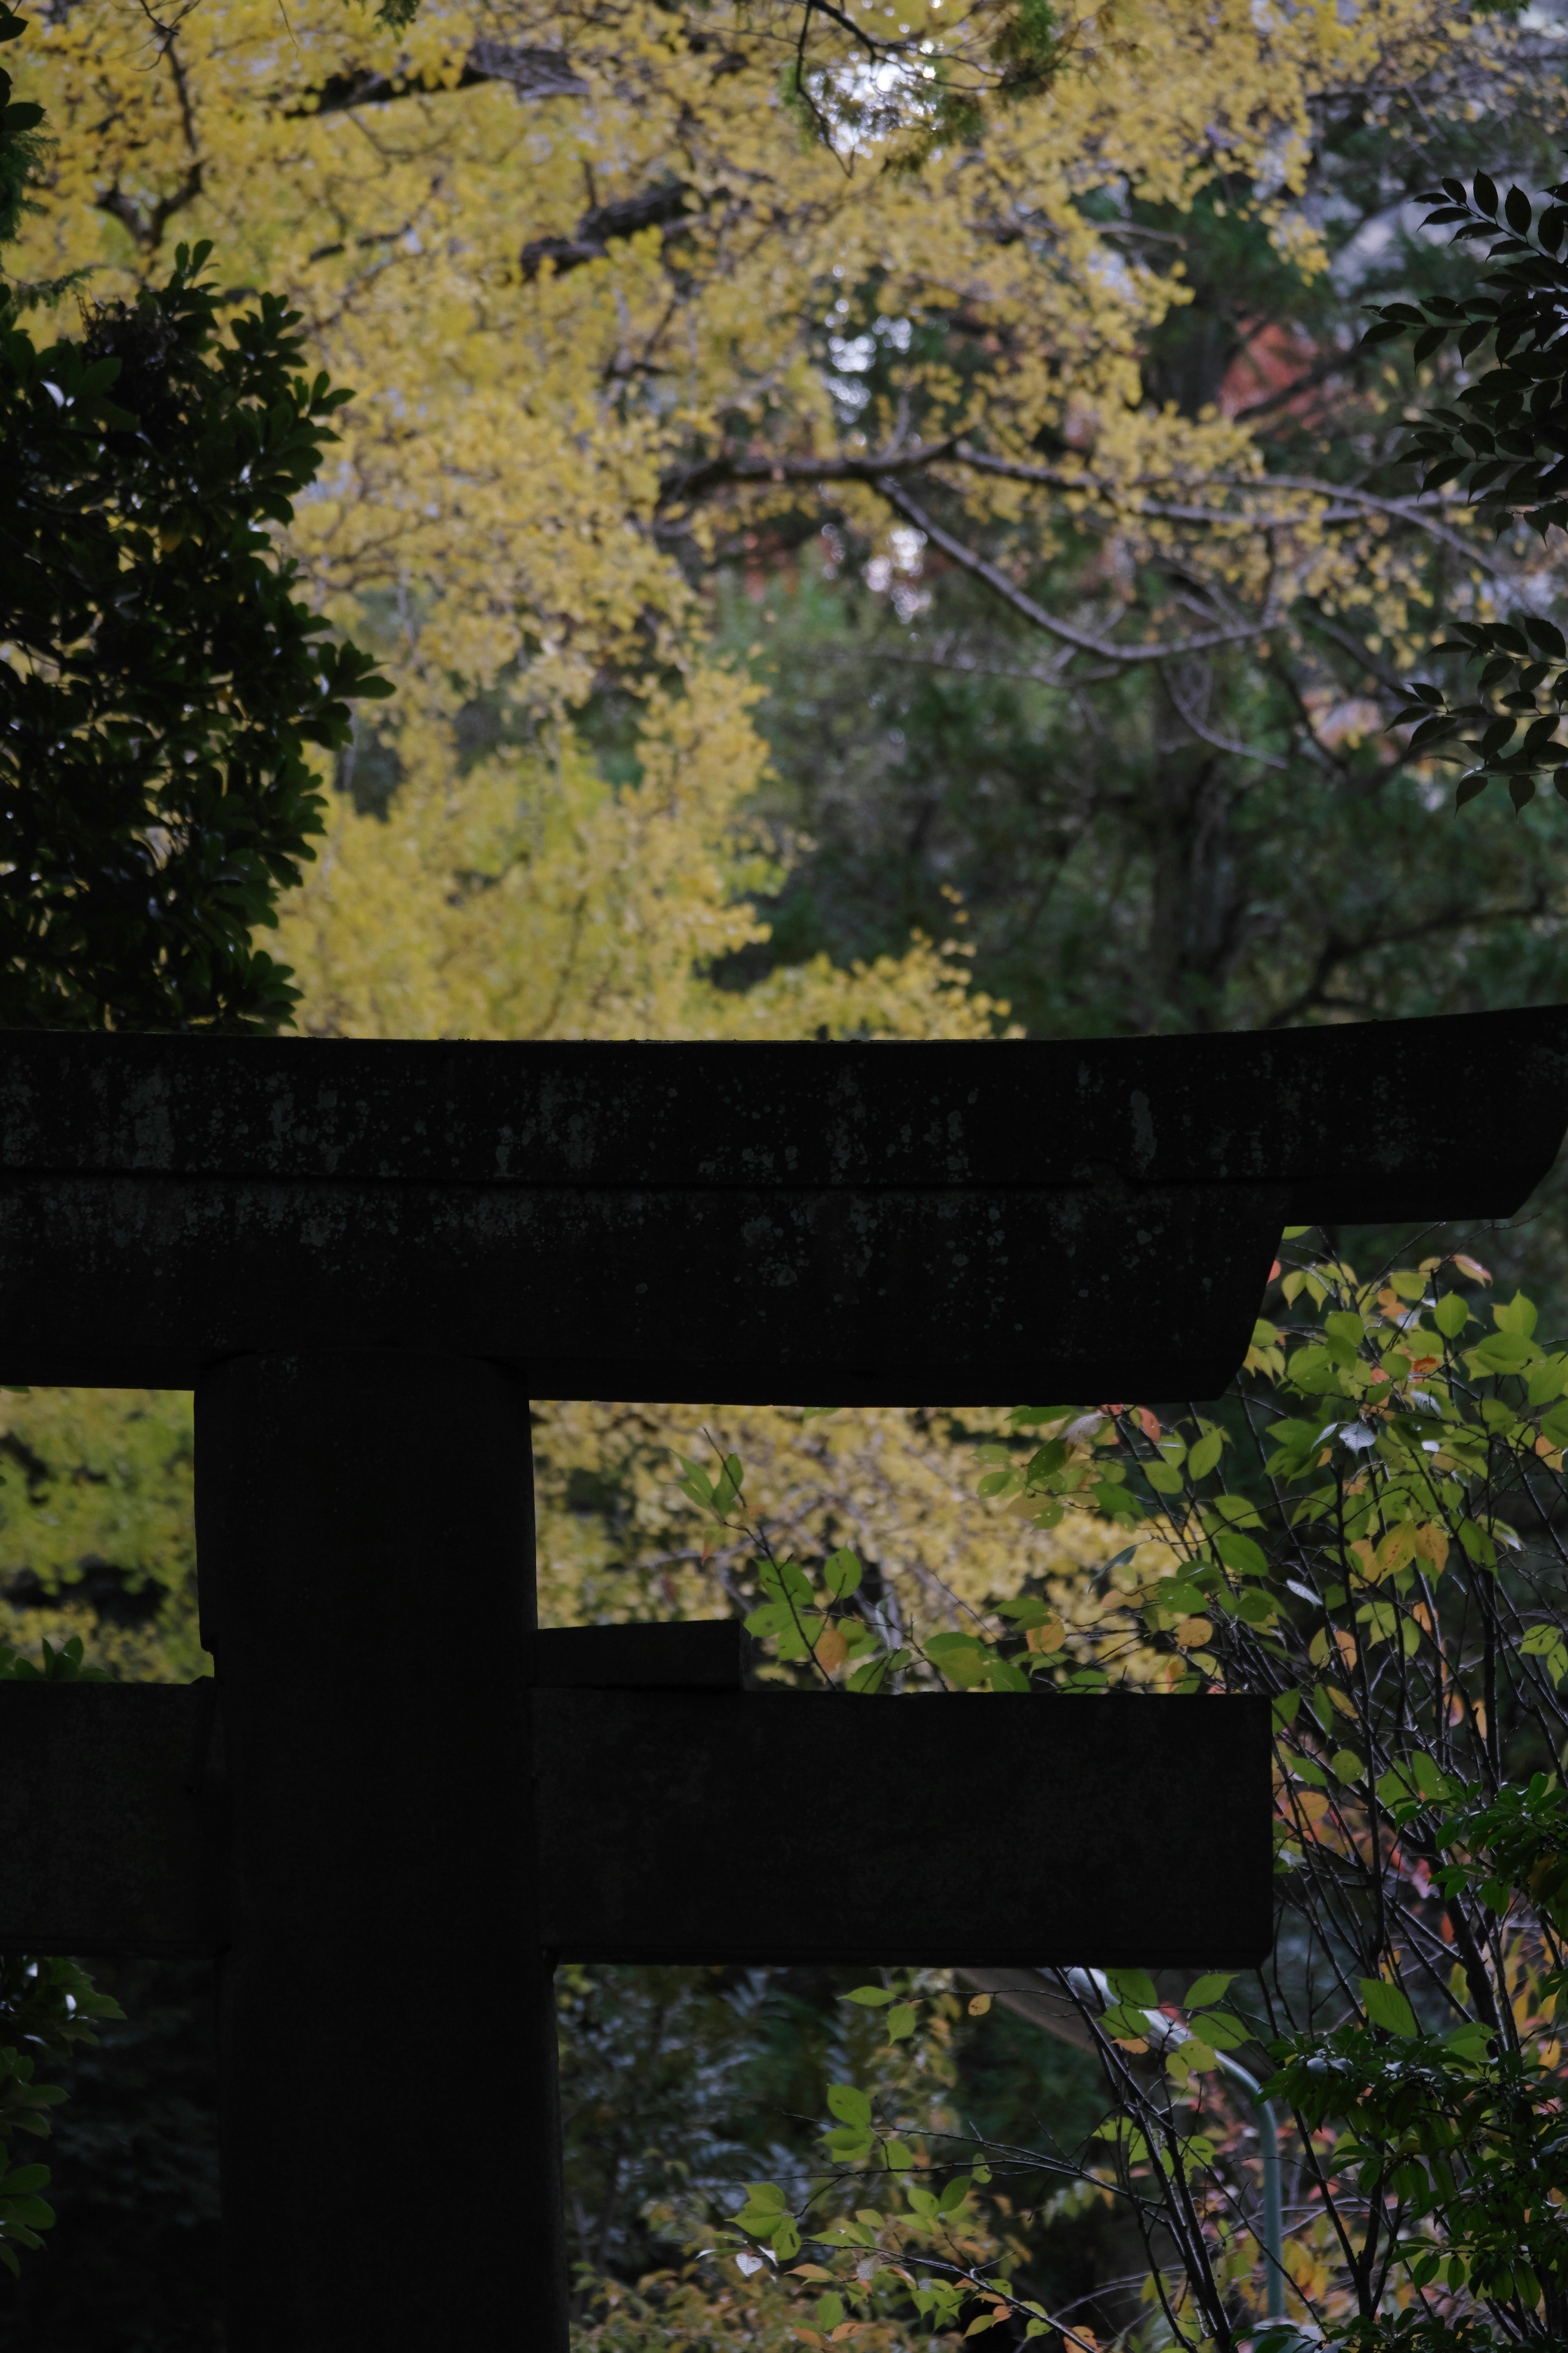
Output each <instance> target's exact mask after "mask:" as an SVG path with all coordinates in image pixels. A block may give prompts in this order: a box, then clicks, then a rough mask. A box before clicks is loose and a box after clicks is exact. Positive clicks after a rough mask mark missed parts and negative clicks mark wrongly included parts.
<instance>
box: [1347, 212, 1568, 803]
mask: <svg viewBox="0 0 1568 2353" xmlns="http://www.w3.org/2000/svg"><path fill="white" fill-rule="evenodd" d="M1565 199H1568V184H1563V185H1558V186H1556V187H1552V188H1549V189H1548V190H1547V191H1546V195H1545V197H1544V198H1543V199H1542V198H1535V199H1533V200H1532V199H1531V196H1530V195H1528V194H1527V193H1526V191H1525V190H1524V189H1522V188H1520V187H1510V188H1509V190H1508V192H1507V194H1506V195H1502V196H1501V197H1500V195H1499V192H1498V188H1497V186H1496V184H1495V183H1494V182H1493V181H1492V180H1491V179H1490V178H1489V176H1488V174H1486V173H1485V172H1478V173H1477V174H1476V175H1475V177H1474V180H1473V181H1472V183H1471V185H1470V186H1469V187H1468V188H1467V187H1466V185H1465V184H1464V182H1463V181H1462V180H1458V179H1448V180H1445V181H1444V183H1443V185H1442V186H1441V187H1439V188H1434V189H1429V190H1428V191H1427V192H1426V195H1425V196H1424V197H1422V199H1421V201H1422V202H1423V203H1427V204H1432V205H1435V206H1436V211H1434V212H1431V213H1429V214H1428V215H1427V216H1426V220H1427V226H1428V227H1431V226H1432V225H1434V224H1436V223H1447V222H1458V227H1457V228H1456V229H1455V232H1454V237H1455V240H1456V241H1458V239H1460V238H1469V239H1474V240H1476V241H1477V242H1478V243H1479V244H1483V245H1485V246H1486V247H1487V248H1488V249H1489V259H1491V260H1492V262H1494V263H1496V262H1498V261H1501V262H1502V263H1503V265H1504V266H1503V267H1502V268H1501V269H1495V268H1494V269H1491V270H1489V272H1488V274H1487V275H1486V277H1485V278H1483V279H1482V280H1480V282H1479V285H1478V287H1477V288H1476V289H1475V290H1474V291H1473V292H1471V293H1469V294H1468V295H1466V296H1464V297H1462V298H1458V299H1456V298H1454V297H1452V296H1447V295H1428V296H1427V297H1426V300H1425V301H1423V302H1421V303H1419V304H1413V303H1410V302H1394V303H1385V304H1384V305H1382V306H1381V307H1380V308H1379V309H1378V311H1377V319H1376V323H1375V324H1374V325H1373V326H1372V327H1371V328H1369V329H1368V331H1367V333H1366V336H1365V339H1364V340H1365V341H1366V342H1367V343H1388V342H1392V341H1395V340H1399V339H1403V338H1405V337H1411V336H1413V337H1414V338H1415V354H1414V355H1415V359H1416V360H1417V361H1418V362H1419V361H1421V360H1425V359H1427V358H1430V357H1431V356H1432V354H1433V353H1436V352H1437V351H1439V350H1440V349H1442V347H1443V346H1444V345H1445V344H1447V343H1453V344H1454V346H1455V350H1456V353H1457V354H1458V359H1459V360H1460V361H1461V362H1462V361H1465V360H1468V358H1469V357H1470V356H1471V354H1472V353H1475V352H1477V351H1479V350H1480V349H1481V348H1482V346H1484V345H1487V344H1489V345H1490V353H1491V365H1490V366H1489V367H1488V368H1485V369H1484V370H1482V371H1480V372H1479V373H1478V374H1477V375H1473V376H1471V377H1470V378H1469V379H1468V381H1462V382H1461V383H1459V384H1458V385H1457V386H1456V387H1455V388H1454V389H1452V390H1451V392H1450V393H1449V394H1448V396H1447V401H1448V405H1447V406H1444V407H1441V408H1435V409H1431V410H1428V411H1427V413H1426V415H1425V416H1424V417H1422V419H1421V421H1420V423H1419V424H1418V425H1417V426H1416V427H1415V432H1414V433H1413V435H1412V437H1411V441H1410V447H1409V449H1408V452H1407V454H1408V456H1409V457H1410V458H1411V459H1414V460H1415V462H1416V463H1418V464H1419V465H1420V466H1421V468H1422V488H1423V490H1426V491H1434V490H1437V489H1439V488H1441V486H1442V485H1443V484H1444V483H1445V482H1451V481H1459V482H1461V483H1462V484H1463V485H1464V487H1465V488H1466V489H1467V490H1468V492H1469V494H1470V497H1471V499H1472V500H1473V501H1474V502H1475V507H1476V511H1477V513H1478V515H1479V516H1480V517H1482V518H1483V519H1485V520H1487V521H1489V522H1491V523H1492V524H1493V525H1494V526H1495V527H1496V528H1497V529H1498V530H1499V531H1501V530H1502V529H1503V528H1505V526H1507V525H1508V524H1510V523H1511V522H1515V521H1516V520H1517V521H1519V522H1524V523H1527V524H1529V525H1530V526H1531V528H1532V529H1533V530H1535V531H1537V532H1539V533H1540V534H1541V536H1542V539H1544V538H1545V536H1546V534H1547V533H1548V531H1549V530H1551V529H1552V526H1553V525H1556V526H1558V527H1559V528H1561V527H1562V526H1563V524H1564V523H1568V495H1565V493H1568V396H1565V395H1564V392H1563V375H1562V369H1561V353H1560V352H1559V351H1557V350H1556V349H1554V348H1553V347H1554V345H1555V344H1556V343H1557V339H1558V337H1559V334H1560V332H1561V329H1562V322H1563V296H1564V292H1565V291H1568V260H1564V259H1563V252H1562V248H1563V233H1564V230H1565V229H1568V203H1565V201H1564V200H1565ZM1451 626H1452V636H1451V638H1450V639H1449V640H1448V642H1447V645H1446V646H1444V647H1442V648H1439V650H1440V651H1447V652H1452V653H1457V654H1459V655H1461V656H1463V657H1464V659H1466V660H1467V661H1479V663H1480V664H1481V671H1480V677H1479V694H1478V697H1477V699H1475V700H1472V701H1470V702H1452V701H1451V700H1450V699H1449V698H1448V696H1447V695H1446V694H1445V692H1444V691H1443V690H1442V689H1441V688H1440V687H1437V686H1433V685H1430V684H1427V683H1425V682H1417V683H1416V684H1415V685H1413V686H1412V687H1411V689H1410V690H1409V691H1410V697H1411V700H1410V703H1409V705H1408V707H1407V708H1406V709H1405V710H1404V711H1403V712H1400V714H1399V723H1405V724H1408V725H1411V726H1413V727H1414V730H1415V733H1414V734H1413V736H1412V738H1411V744H1412V748H1413V749H1415V750H1421V751H1425V752H1426V753H1427V754H1428V755H1429V756H1431V757H1436V758H1444V759H1450V758H1456V757H1458V758H1461V759H1467V760H1468V762H1469V763H1470V765H1468V766H1467V767H1466V769H1465V773H1464V775H1463V776H1461V777H1460V779H1459V784H1458V796H1457V804H1458V807H1464V805H1465V803H1466V802H1467V801H1470V800H1473V799H1474V798H1475V797H1476V796H1477V795H1478V794H1479V793H1482V792H1484V791H1485V789H1486V787H1487V786H1488V785H1489V784H1491V783H1492V782H1493V781H1494V780H1496V781H1498V782H1500V783H1503V784H1506V785H1507V786H1508V789H1509V792H1510V797H1511V798H1512V800H1513V804H1514V807H1515V808H1516V809H1521V808H1523V807H1525V806H1526V804H1527V803H1528V802H1529V801H1530V800H1531V798H1532V797H1534V794H1535V791H1536V788H1537V780H1538V779H1539V778H1541V777H1542V776H1547V775H1549V774H1550V775H1551V776H1552V782H1553V784H1554V785H1555V786H1556V789H1557V791H1558V793H1559V794H1560V795H1561V796H1562V797H1563V798H1564V799H1568V743H1564V742H1563V741H1561V740H1560V738H1559V735H1558V726H1559V723H1560V719H1561V714H1562V711H1563V705H1564V704H1565V703H1568V644H1565V642H1564V639H1563V632H1562V630H1561V629H1559V628H1557V626H1556V625H1555V623H1554V622H1552V621H1549V620H1546V619H1543V618H1542V617H1540V616H1539V615H1536V614H1532V613H1525V614H1521V615H1519V616H1517V617H1515V618H1513V619H1512V620H1509V621H1502V622H1495V623H1481V622H1475V623H1470V622H1455V623H1454V624H1452V625H1451ZM1460 736H1462V737H1463V738H1464V745H1465V748H1464V751H1463V753H1458V752H1450V751H1445V750H1443V749H1442V748H1441V747H1443V746H1444V745H1446V744H1449V743H1450V741H1451V740H1452V739H1453V738H1456V737H1460Z"/></svg>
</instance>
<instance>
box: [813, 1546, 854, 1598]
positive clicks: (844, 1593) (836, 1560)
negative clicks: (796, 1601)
mask: <svg viewBox="0 0 1568 2353" xmlns="http://www.w3.org/2000/svg"><path fill="white" fill-rule="evenodd" d="M860 1577H861V1568H860V1563H859V1561H858V1559H857V1558H856V1556H855V1555H854V1554H853V1553H852V1552H851V1551H850V1550H849V1548H848V1546H847V1545H844V1546H840V1547H839V1549H838V1550H837V1552H832V1553H829V1554H828V1556H827V1558H826V1560H825V1561H824V1562H823V1564H822V1581H823V1583H824V1584H825V1585H826V1588H827V1590H828V1591H829V1593H831V1594H832V1596H833V1598H834V1599H835V1601H847V1599H849V1596H850V1595H851V1594H852V1593H856V1592H858V1590H859V1587H860Z"/></svg>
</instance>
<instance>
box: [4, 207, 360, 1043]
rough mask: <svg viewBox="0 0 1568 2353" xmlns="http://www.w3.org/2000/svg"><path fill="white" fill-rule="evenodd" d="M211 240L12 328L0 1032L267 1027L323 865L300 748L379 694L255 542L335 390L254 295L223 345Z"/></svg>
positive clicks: (316, 447) (325, 743) (320, 426)
mask: <svg viewBox="0 0 1568 2353" xmlns="http://www.w3.org/2000/svg"><path fill="white" fill-rule="evenodd" d="M208 250H209V248H207V247H206V246H205V245H200V246H197V247H196V248H195V251H194V252H193V251H190V250H188V249H187V248H184V247H182V248H180V251H179V255H178V259H177V261H176V266H175V269H174V273H173V275H172V276H171V278H170V279H169V280H168V281H167V283H166V284H165V285H163V286H162V287H160V288H156V289H145V290H143V291H142V294H141V295H140V297H139V298H138V300H137V301H136V303H135V304H134V306H129V305H124V304H111V305H106V306H100V307H98V308H97V309H96V310H95V311H93V312H92V313H91V314H90V316H89V320H88V323H87V328H86V332H85V334H84V336H83V337H82V339H81V340H80V341H72V340H69V339H63V340H61V341H59V342H58V343H54V344H52V345H50V346H48V347H47V348H44V349H39V348H37V346H36V345H35V344H34V343H33V342H32V340H31V338H30V337H29V336H28V335H27V334H26V332H24V331H23V330H22V329H21V328H20V327H19V326H18V325H16V323H15V322H11V321H4V320H0V438H3V443H4V448H5V470H4V481H5V488H4V490H3V491H0V533H3V534H4V537H5V543H6V548H7V557H8V560H7V565H6V568H5V587H4V590H3V592H0V635H3V636H4V637H5V638H6V639H7V640H8V641H9V643H10V645H11V646H12V648H13V649H14V652H13V657H12V659H11V661H9V662H8V663H5V664H0V724H3V734H0V775H3V777H4V802H5V819H4V824H3V826H0V857H3V858H4V860H5V869H6V871H5V884H4V890H3V892H0V1022H4V1023H5V1024H6V1025H7V1026H10V1027H28V1026H38V1025H42V1026H47V1027H57V1028H84V1027H85V1028H94V1027H102V1026H111V1027H117V1028H126V1027H132V1028H142V1029H180V1028H187V1027H201V1028H220V1029H276V1028H278V1027H279V1024H281V1023H282V1022H284V1021H286V1020H287V1019H288V1018H289V1007H290V1005H291V1004H292V1003H293V1001H294V998H295V997H296V995H297V994H298V992H297V991H295V990H293V989H291V988H290V987H289V980H288V976H287V974H286V973H285V972H284V971H283V970H282V969H281V968H280V967H279V966H278V965H276V964H275V963H274V962H273V961H272V959H271V958H270V957H269V956H268V955H266V954H265V952H264V951H261V950H258V949H257V948H255V947H253V946H252V944H251V939H250V934H251V933H252V931H253V930H254V929H255V928H256V927H257V926H258V925H265V924H268V923H271V922H272V921H273V915H272V902H273V900H274V898H275V897H276V895H277V893H278V892H279V890H280V889H282V888H283V887H284V886H286V885H287V884H289V883H291V882H294V881H298V880H299V875H300V866H299V860H300V859H301V858H305V857H309V856H310V855H311V854H312V853H311V852H310V847H309V837H310V835H311V834H312V833H315V832H318V831H319V830H320V829H321V798H320V796H319V794H318V793H317V792H316V791H315V789H314V784H313V779H312V776H311V772H310V766H309V765H308V759H307V750H308V747H309V746H310V745H319V746H322V747H330V746H331V745H333V744H339V743H342V741H343V740H344V739H345V737H346V734H347V732H348V726H349V709H348V698H351V697H353V696H358V695H366V694H369V695H376V694H382V693H385V692H388V691H390V690H389V689H388V688H387V687H386V686H385V685H384V681H381V680H380V679H379V678H378V677H377V676H376V675H375V672H374V664H373V662H372V661H371V659H369V657H368V656H366V655H363V654H362V653H361V652H359V651H358V650H357V649H355V648H354V647H353V646H352V645H334V644H332V643H331V642H330V641H326V642H323V639H324V638H325V624H324V623H323V622H321V621H320V620H319V619H317V618H315V617H312V616H311V615H310V613H309V612H308V610H307V609H306V607H304V606H303V605H301V604H299V603H296V602H295V600H294V597H293V596H292V594H291V591H292V587H293V583H294V579H295V573H294V569H293V567H292V566H291V565H287V564H284V565H279V563H278V562H277V561H276V559H275V557H274V555H273V554H272V550H271V543H270V539H269V536H268V530H267V528H266V526H267V525H268V524H269V523H278V522H287V521H288V520H289V516H290V514H291V512H292V508H291V505H290V500H291V499H292V498H293V497H294V496H296V495H297V494H298V493H299V491H300V490H302V489H303V488H304V487H305V486H306V485H307V484H308V483H309V482H310V481H311V480H313V479H314V477H315V475H316V473H317V471H318V470H319V468H320V465H321V457H322V453H323V450H324V448H325V447H326V445H327V444H328V443H329V442H331V439H332V438H333V436H332V433H331V427H330V426H329V424H328V421H327V420H328V419H329V418H330V417H331V415H332V414H333V412H334V411H335V410H336V409H337V408H338V407H339V406H341V404H342V401H343V400H344V399H346V398H347V397H348V396H347V395H346V394H344V393H342V392H332V391H331V390H330V389H329V387H328V383H327V379H326V377H325V376H324V375H317V376H316V377H315V378H314V379H310V378H308V377H306V376H304V375H297V374H295V373H294V370H295V368H296V366H297V364H298V362H299V359H300V352H301V348H302V346H301V345H300V342H299V339H298V338H297V337H296V336H294V335H293V334H292V333H291V332H290V330H291V329H292V328H293V327H294V326H295V325H296V324H297V316H296V314H295V313H293V312H290V311H288V310H287V309H286V307H285V306H284V304H283V303H282V301H280V300H279V298H277V297H276V296H273V295H268V294H264V295H263V296H262V297H261V299H260V305H259V308H258V310H257V311H251V312H248V313H247V314H246V315H245V316H243V317H241V318H240V319H238V320H237V321H235V322H233V324H232V326H231V328H230V330H229V332H228V334H227V336H226V337H222V338H220V336H219V333H218V320H217V313H218V295H217V291H216V288H215V287H213V286H212V285H210V284H206V283H204V282H203V281H202V280H201V277H200V273H201V270H202V269H203V267H204V265H205V261H206V259H207V254H208Z"/></svg>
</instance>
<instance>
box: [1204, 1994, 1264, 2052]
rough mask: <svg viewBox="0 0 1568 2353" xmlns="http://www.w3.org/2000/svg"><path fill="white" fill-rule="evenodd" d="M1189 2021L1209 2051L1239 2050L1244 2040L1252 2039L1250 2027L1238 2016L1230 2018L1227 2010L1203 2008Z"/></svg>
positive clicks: (1249, 2040)
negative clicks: (1203, 2009)
mask: <svg viewBox="0 0 1568 2353" xmlns="http://www.w3.org/2000/svg"><path fill="white" fill-rule="evenodd" d="M1188 2007H1189V2009H1190V2008H1191V2004H1190V2003H1189V2005H1188ZM1191 2023H1192V2029H1193V2032H1194V2034H1195V2035H1196V2036H1197V2038H1198V2040H1199V2042H1206V2043H1207V2044H1208V2046H1209V2049H1210V2050H1211V2051H1239V2050H1240V2048H1241V2046H1242V2044H1243V2043H1244V2042H1251V2041H1252V2029H1251V2028H1250V2027H1249V2026H1247V2025H1246V2024H1244V2023H1243V2021H1241V2020H1240V2019H1239V2018H1232V2016H1231V2015H1230V2012H1229V2011H1228V2010H1205V2011H1204V2013H1203V2015H1202V2017H1201V2018H1194V2019H1193V2020H1192V2021H1191Z"/></svg>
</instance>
